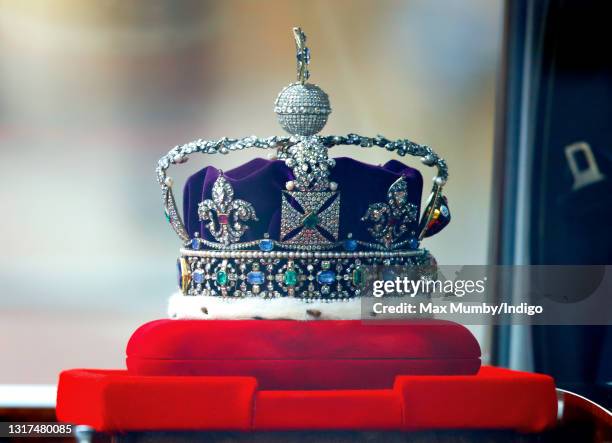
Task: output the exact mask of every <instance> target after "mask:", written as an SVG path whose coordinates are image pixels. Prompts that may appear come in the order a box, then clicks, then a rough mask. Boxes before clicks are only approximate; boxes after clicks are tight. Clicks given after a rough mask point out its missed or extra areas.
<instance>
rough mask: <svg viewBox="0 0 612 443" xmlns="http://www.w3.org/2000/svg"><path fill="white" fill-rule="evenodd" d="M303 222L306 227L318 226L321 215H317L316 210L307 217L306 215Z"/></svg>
mask: <svg viewBox="0 0 612 443" xmlns="http://www.w3.org/2000/svg"><path fill="white" fill-rule="evenodd" d="M302 224H303V225H304V226H305V227H306V228H311V229H312V228H314V227H315V226H317V225H318V224H319V217H317V214H316V212H311V213H309V214H308V215H307V216H306V217H304V220H302Z"/></svg>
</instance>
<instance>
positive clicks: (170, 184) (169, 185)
mask: <svg viewBox="0 0 612 443" xmlns="http://www.w3.org/2000/svg"><path fill="white" fill-rule="evenodd" d="M164 183H165V185H166V186H168V187H169V188H171V187H172V185H173V183H174V180H172V177H166V179H165V180H164Z"/></svg>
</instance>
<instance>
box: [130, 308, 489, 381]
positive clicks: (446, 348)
mask: <svg viewBox="0 0 612 443" xmlns="http://www.w3.org/2000/svg"><path fill="white" fill-rule="evenodd" d="M127 366H128V370H129V371H130V372H131V373H133V374H140V375H241V376H254V377H256V378H257V381H258V383H259V385H260V386H261V387H262V389H377V388H390V387H391V386H392V385H393V381H394V378H395V376H396V375H398V374H406V375H408V374H432V375H434V374H435V375H455V374H461V375H469V374H475V373H476V372H477V371H478V369H479V368H480V348H479V346H478V343H477V342H476V340H475V339H474V337H473V336H472V334H471V333H470V332H469V331H468V330H467V329H466V328H464V327H463V326H461V325H458V324H455V323H451V322H445V321H433V320H428V321H413V322H405V323H401V324H397V323H395V324H377V323H373V322H368V323H364V322H361V321H356V320H338V321H312V322H298V321H285V320H157V321H153V322H150V323H147V324H145V325H143V326H141V327H140V328H139V329H138V330H137V331H136V332H135V333H134V334H133V335H132V338H131V339H130V342H129V343H128V347H127Z"/></svg>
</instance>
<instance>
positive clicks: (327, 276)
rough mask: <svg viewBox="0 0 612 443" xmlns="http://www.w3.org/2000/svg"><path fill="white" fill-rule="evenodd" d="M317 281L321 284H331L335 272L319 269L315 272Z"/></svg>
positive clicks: (334, 278)
mask: <svg viewBox="0 0 612 443" xmlns="http://www.w3.org/2000/svg"><path fill="white" fill-rule="evenodd" d="M317 281H318V282H319V283H321V284H322V285H331V284H332V283H333V282H335V281H336V273H335V272H334V271H321V272H319V273H318V274H317Z"/></svg>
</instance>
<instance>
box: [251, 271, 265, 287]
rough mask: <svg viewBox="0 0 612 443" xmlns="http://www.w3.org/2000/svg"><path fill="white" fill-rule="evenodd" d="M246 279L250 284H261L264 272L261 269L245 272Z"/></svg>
mask: <svg viewBox="0 0 612 443" xmlns="http://www.w3.org/2000/svg"><path fill="white" fill-rule="evenodd" d="M247 281H248V282H249V284H251V285H263V284H264V281H265V279H264V273H263V272H261V271H251V272H249V273H248V274H247Z"/></svg>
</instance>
